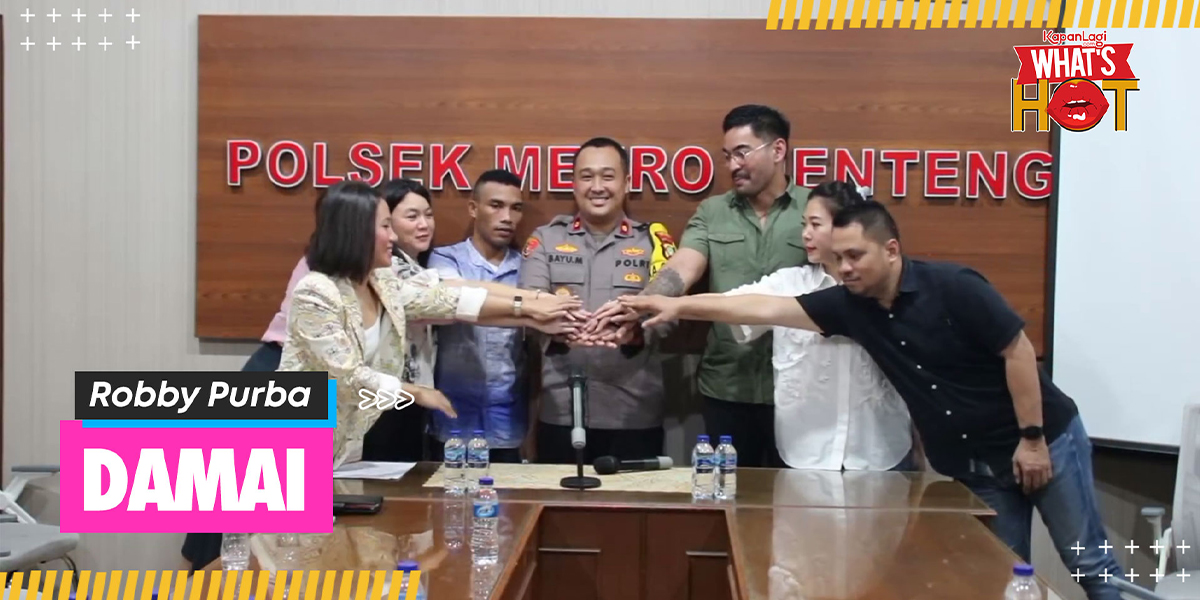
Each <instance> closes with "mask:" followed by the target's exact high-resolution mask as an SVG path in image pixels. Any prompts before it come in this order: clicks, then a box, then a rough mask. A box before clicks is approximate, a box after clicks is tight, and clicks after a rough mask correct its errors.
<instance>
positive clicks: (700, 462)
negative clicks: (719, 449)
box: [696, 456, 713, 469]
mask: <svg viewBox="0 0 1200 600" xmlns="http://www.w3.org/2000/svg"><path fill="white" fill-rule="evenodd" d="M696 466H697V467H699V468H704V469H711V468H712V466H713V459H712V458H710V457H706V456H702V457H700V458H697V459H696Z"/></svg>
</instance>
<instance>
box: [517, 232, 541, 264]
mask: <svg viewBox="0 0 1200 600" xmlns="http://www.w3.org/2000/svg"><path fill="white" fill-rule="evenodd" d="M541 245H542V241H541V240H539V239H537V238H536V237H534V236H532V235H531V236H529V239H528V240H527V241H526V242H525V249H524V250H522V251H521V256H523V257H525V258H529V255H530V254H533V251H534V250H537V249H538V246H541Z"/></svg>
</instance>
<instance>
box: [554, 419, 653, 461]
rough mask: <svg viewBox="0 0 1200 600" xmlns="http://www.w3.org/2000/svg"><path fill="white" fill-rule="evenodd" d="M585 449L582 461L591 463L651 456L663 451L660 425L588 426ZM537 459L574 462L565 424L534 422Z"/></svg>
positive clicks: (569, 432) (568, 428) (569, 436)
mask: <svg viewBox="0 0 1200 600" xmlns="http://www.w3.org/2000/svg"><path fill="white" fill-rule="evenodd" d="M586 431H587V448H585V449H584V451H583V462H584V463H585V464H591V463H592V461H594V460H596V459H597V458H599V457H601V456H615V457H617V460H633V459H638V458H654V457H656V456H661V455H662V453H663V435H664V434H663V428H662V427H653V428H651V429H587V430H586ZM537 461H538V462H539V463H543V464H575V449H574V448H572V447H571V428H570V427H567V426H565V425H549V424H547V423H538V424H537Z"/></svg>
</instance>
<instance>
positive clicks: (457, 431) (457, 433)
mask: <svg viewBox="0 0 1200 600" xmlns="http://www.w3.org/2000/svg"><path fill="white" fill-rule="evenodd" d="M461 433H462V430H461V429H451V430H450V435H452V436H454V437H458V436H459V434H461Z"/></svg>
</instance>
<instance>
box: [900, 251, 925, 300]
mask: <svg viewBox="0 0 1200 600" xmlns="http://www.w3.org/2000/svg"><path fill="white" fill-rule="evenodd" d="M913 268H914V264H913V261H912V260H910V259H909V258H908V257H907V256H905V257H902V258H901V260H900V286H899V288H898V289H897V291H898V292H900V293H901V294H911V293H913V292H916V291H918V290H919V289H920V288H919V287H918V281H917V280H918V274H917V273H916V272H914V271H913Z"/></svg>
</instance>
